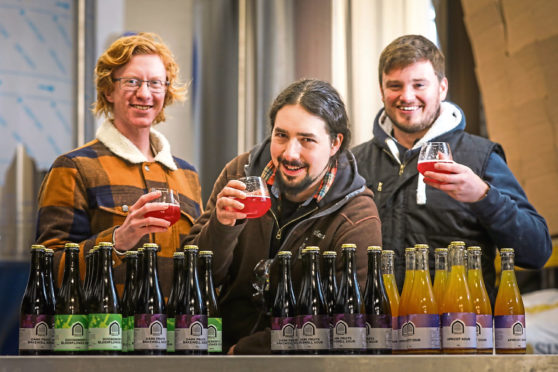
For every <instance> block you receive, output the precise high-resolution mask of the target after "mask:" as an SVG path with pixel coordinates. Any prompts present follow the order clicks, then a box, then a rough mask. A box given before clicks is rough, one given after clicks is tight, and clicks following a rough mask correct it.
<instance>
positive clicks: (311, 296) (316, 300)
mask: <svg viewBox="0 0 558 372" xmlns="http://www.w3.org/2000/svg"><path fill="white" fill-rule="evenodd" d="M319 256H320V248H318V247H306V248H304V249H303V250H302V265H303V271H304V277H303V280H302V285H301V287H300V292H299V295H298V298H297V300H296V309H297V310H296V314H297V315H296V333H297V349H298V353H299V354H329V352H330V328H329V320H328V316H327V306H326V303H325V300H324V295H323V292H322V285H321V282H320V266H319Z"/></svg>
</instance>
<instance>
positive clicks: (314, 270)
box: [302, 253, 320, 284]
mask: <svg viewBox="0 0 558 372" xmlns="http://www.w3.org/2000/svg"><path fill="white" fill-rule="evenodd" d="M302 264H303V267H304V273H305V277H306V278H307V279H309V283H312V284H314V283H317V282H319V279H320V270H318V255H317V254H315V253H307V254H305V255H303V256H302Z"/></svg>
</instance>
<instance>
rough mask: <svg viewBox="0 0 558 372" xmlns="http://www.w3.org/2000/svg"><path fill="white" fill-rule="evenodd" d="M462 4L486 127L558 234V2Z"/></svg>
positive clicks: (511, 0)
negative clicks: (557, 190) (557, 188)
mask: <svg viewBox="0 0 558 372" xmlns="http://www.w3.org/2000/svg"><path fill="white" fill-rule="evenodd" d="M461 3H462V5H463V11H464V15H465V17H464V20H465V26H466V28H467V32H468V34H469V38H470V40H471V46H472V48H473V55H474V58H475V71H476V75H477V80H478V82H479V88H480V91H481V93H482V99H483V104H484V108H485V113H486V122H487V132H488V134H489V136H490V139H492V140H493V141H496V142H498V143H500V144H501V145H502V146H503V147H504V150H505V152H506V156H507V160H508V164H509V166H510V168H511V170H512V171H513V172H514V174H515V176H516V178H517V179H518V181H519V182H520V183H521V185H522V186H523V188H524V189H525V192H526V193H527V196H528V198H529V201H530V202H531V203H532V204H533V205H534V206H535V208H536V209H537V210H538V212H539V213H541V214H542V215H543V217H545V219H546V220H547V222H548V225H549V229H550V233H551V235H553V236H558V194H557V193H556V192H555V189H556V187H557V185H558V91H556V89H555V88H554V87H555V86H558V68H557V66H558V21H556V14H558V1H547V0H533V1H524V0H479V1H477V0H462V1H461Z"/></svg>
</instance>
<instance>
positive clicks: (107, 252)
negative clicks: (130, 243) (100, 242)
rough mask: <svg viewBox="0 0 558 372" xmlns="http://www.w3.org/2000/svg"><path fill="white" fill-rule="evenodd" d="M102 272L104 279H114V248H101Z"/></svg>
mask: <svg viewBox="0 0 558 372" xmlns="http://www.w3.org/2000/svg"><path fill="white" fill-rule="evenodd" d="M100 250H101V273H102V276H101V277H102V278H103V279H104V280H106V279H110V280H111V281H112V248H101V249H100Z"/></svg>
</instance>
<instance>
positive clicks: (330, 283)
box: [322, 251, 337, 345]
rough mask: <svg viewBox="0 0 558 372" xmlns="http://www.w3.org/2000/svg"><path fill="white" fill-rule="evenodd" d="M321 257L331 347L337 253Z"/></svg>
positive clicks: (325, 253) (335, 297) (335, 296)
mask: <svg viewBox="0 0 558 372" xmlns="http://www.w3.org/2000/svg"><path fill="white" fill-rule="evenodd" d="M322 256H323V268H322V290H323V291H324V300H325V302H326V306H327V316H328V319H329V327H330V332H329V333H330V344H331V345H333V314H334V311H335V301H336V299H337V277H336V272H337V270H336V268H335V264H336V261H337V252H335V251H325V252H324V253H323V254H322Z"/></svg>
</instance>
